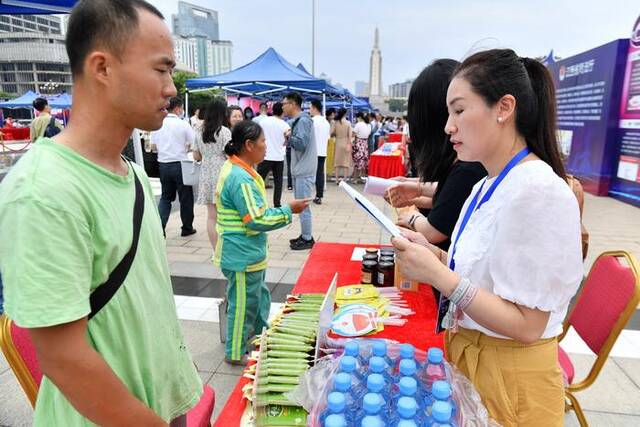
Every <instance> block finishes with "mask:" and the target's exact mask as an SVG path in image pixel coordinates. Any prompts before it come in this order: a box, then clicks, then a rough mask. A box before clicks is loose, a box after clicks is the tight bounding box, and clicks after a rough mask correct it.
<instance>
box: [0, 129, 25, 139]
mask: <svg viewBox="0 0 640 427" xmlns="http://www.w3.org/2000/svg"><path fill="white" fill-rule="evenodd" d="M0 132H1V133H2V134H3V138H4V140H5V141H14V140H25V139H30V138H31V136H30V135H29V128H0Z"/></svg>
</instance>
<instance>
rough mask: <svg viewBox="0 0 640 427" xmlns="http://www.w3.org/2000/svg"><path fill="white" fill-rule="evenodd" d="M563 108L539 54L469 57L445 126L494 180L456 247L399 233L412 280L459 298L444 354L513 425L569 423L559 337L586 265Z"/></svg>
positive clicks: (475, 193) (482, 190)
mask: <svg viewBox="0 0 640 427" xmlns="http://www.w3.org/2000/svg"><path fill="white" fill-rule="evenodd" d="M555 105H556V96H555V89H554V83H553V79H552V78H551V75H550V74H549V70H548V69H547V68H546V67H545V66H544V65H543V64H542V63H540V62H539V61H536V60H535V59H531V58H520V57H518V55H516V53H515V52H513V51H512V50H509V49H494V50H489V51H484V52H478V53H476V54H474V55H472V56H470V57H469V58H467V59H466V60H465V61H464V62H463V63H462V64H461V65H460V66H459V67H458V68H457V71H456V73H455V74H454V76H453V79H452V81H451V83H450V85H449V88H448V91H447V106H448V109H449V119H448V121H447V124H446V126H445V132H446V133H447V134H449V136H450V140H451V143H452V144H453V147H454V149H455V150H456V152H457V155H458V159H460V160H463V161H479V162H481V163H482V165H483V166H484V167H485V169H486V170H487V172H488V174H489V175H488V177H487V178H484V179H482V180H481V181H480V182H478V183H477V184H476V185H475V187H474V188H473V190H472V192H471V195H470V196H469V197H468V198H467V201H466V202H465V204H464V206H463V208H462V211H461V214H460V217H459V218H458V222H457V224H456V226H455V228H454V231H453V234H452V236H451V241H452V244H451V247H450V248H449V251H448V253H446V252H444V251H443V250H441V249H439V248H437V247H435V246H433V245H431V244H429V243H427V242H425V241H421V242H420V241H419V240H418V239H415V240H414V238H415V237H416V236H415V235H413V234H412V233H411V232H407V233H406V234H405V235H406V237H407V238H409V239H410V240H413V242H410V241H409V240H407V239H406V238H401V237H400V238H394V239H392V242H393V244H394V246H395V248H396V263H397V265H398V266H399V267H400V269H401V271H402V274H403V276H404V277H406V278H407V279H410V280H416V281H419V282H423V283H430V284H431V285H432V286H434V287H435V288H437V289H438V290H439V291H440V292H441V293H442V295H443V296H444V297H446V298H448V300H449V301H450V302H451V305H449V307H448V310H447V315H446V316H445V317H444V321H443V322H442V323H443V326H444V327H446V328H448V329H449V330H448V331H447V335H446V337H445V341H446V346H447V356H448V357H447V358H448V359H449V362H451V363H452V364H453V365H455V366H457V367H458V369H460V370H461V371H462V373H463V374H464V375H465V376H467V377H468V378H469V379H470V380H471V382H473V384H474V385H475V387H476V389H477V390H478V392H479V394H480V397H481V398H482V402H483V403H484V404H485V406H486V407H487V410H488V411H489V415H490V416H491V417H492V418H494V419H495V420H496V421H497V422H498V423H500V425H504V426H509V427H510V426H558V427H560V426H562V425H563V424H564V409H565V397H564V385H563V378H562V373H561V371H560V368H559V366H558V341H557V337H558V335H560V334H561V333H562V332H563V329H562V322H563V320H564V318H565V316H566V314H567V309H568V307H569V303H570V301H571V299H572V298H573V296H574V295H575V294H576V291H577V290H578V287H579V285H580V282H581V280H582V274H583V266H582V248H581V233H580V212H579V208H578V203H577V200H576V197H575V196H574V195H573V192H572V191H571V188H570V187H569V185H568V184H567V175H566V172H565V169H564V166H563V163H562V159H561V156H560V152H559V149H558V141H557V135H556V129H557V126H556V123H557V118H556V113H555ZM414 242H416V243H414ZM442 308H443V312H444V309H445V308H446V305H445V304H443V306H442Z"/></svg>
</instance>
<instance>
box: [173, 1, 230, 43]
mask: <svg viewBox="0 0 640 427" xmlns="http://www.w3.org/2000/svg"><path fill="white" fill-rule="evenodd" d="M172 21H173V34H175V35H177V36H180V37H186V38H189V37H204V38H206V39H209V40H220V34H219V32H218V11H216V10H211V9H207V8H204V7H200V6H196V5H194V4H191V3H187V2H185V1H179V2H178V14H177V15H173V16H172Z"/></svg>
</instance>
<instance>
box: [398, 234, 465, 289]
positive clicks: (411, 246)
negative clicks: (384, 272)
mask: <svg viewBox="0 0 640 427" xmlns="http://www.w3.org/2000/svg"><path fill="white" fill-rule="evenodd" d="M405 231H407V232H411V230H406V229H402V234H403V236H404V235H405ZM412 233H413V232H412ZM408 234H409V233H408ZM416 234H419V233H416ZM412 236H413V237H415V236H414V235H412ZM391 243H392V244H393V247H394V248H395V249H396V264H397V265H398V266H399V267H400V271H401V272H402V275H403V276H404V277H406V278H407V279H409V280H415V281H418V282H421V283H428V284H430V285H432V286H433V287H435V288H437V289H438V290H439V291H440V292H442V293H443V294H444V295H445V296H448V295H450V294H451V292H453V290H454V289H455V287H456V286H457V285H458V282H459V281H460V278H459V277H458V274H457V273H455V272H454V271H451V270H450V269H449V268H448V267H447V266H446V265H444V264H443V263H442V262H441V261H440V258H439V254H440V248H438V247H436V246H433V245H431V244H430V243H428V242H427V245H428V246H426V247H425V246H422V245H420V244H418V243H413V242H411V241H410V240H408V239H407V238H404V237H401V238H393V239H391Z"/></svg>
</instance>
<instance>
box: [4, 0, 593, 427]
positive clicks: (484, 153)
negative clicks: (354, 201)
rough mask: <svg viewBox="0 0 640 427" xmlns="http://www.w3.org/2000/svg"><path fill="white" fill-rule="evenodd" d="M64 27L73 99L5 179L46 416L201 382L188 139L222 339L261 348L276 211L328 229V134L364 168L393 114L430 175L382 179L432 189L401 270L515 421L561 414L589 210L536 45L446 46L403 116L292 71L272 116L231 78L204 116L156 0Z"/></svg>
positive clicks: (404, 201) (176, 413) (73, 414)
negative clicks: (519, 50)
mask: <svg viewBox="0 0 640 427" xmlns="http://www.w3.org/2000/svg"><path fill="white" fill-rule="evenodd" d="M89 23H90V24H91V25H89ZM66 45H67V52H68V55H69V60H70V65H71V70H72V73H73V77H74V88H73V89H74V115H73V117H72V118H71V120H70V122H69V125H68V126H67V127H66V128H65V129H64V130H63V131H62V132H61V133H59V134H57V135H55V136H54V137H53V138H47V137H44V138H40V139H39V140H38V142H37V143H36V144H34V147H33V148H32V149H31V150H29V152H28V153H27V154H25V155H24V157H23V158H22V159H21V161H20V162H19V163H18V164H17V165H16V166H15V167H14V168H13V169H12V171H11V172H10V173H9V174H8V175H7V177H6V178H5V181H4V182H3V184H2V186H1V187H0V232H1V233H2V236H1V238H0V271H1V273H2V280H3V283H4V286H5V288H4V297H5V309H6V312H7V314H8V316H9V317H10V318H11V319H13V321H15V323H16V324H18V325H19V326H21V327H24V328H27V329H28V330H29V334H30V337H31V339H32V341H33V344H34V347H35V349H36V353H37V358H38V362H39V365H40V368H41V370H42V372H43V374H44V377H43V379H42V383H41V385H40V388H39V392H38V401H37V404H36V408H35V414H34V425H36V426H38V425H85V424H89V423H90V422H91V423H94V424H98V425H128V424H130V421H131V420H132V419H135V420H136V423H137V424H140V425H149V426H156V425H157V426H167V425H171V426H184V425H186V415H185V414H186V413H187V411H188V410H189V409H190V408H192V407H194V406H195V405H196V404H197V402H198V401H199V399H200V396H201V394H202V383H201V381H200V378H199V377H198V374H197V371H196V369H195V367H194V365H193V361H192V357H191V355H190V353H189V351H188V349H187V347H186V345H185V342H184V338H183V335H182V332H181V330H180V324H179V322H178V319H177V316H176V308H175V303H174V299H173V294H172V287H171V280H170V274H169V268H168V263H167V258H166V253H165V244H164V243H165V242H164V239H163V231H164V228H165V226H166V223H167V219H168V216H169V212H170V210H171V202H172V201H173V199H174V198H175V196H176V194H177V195H178V197H179V198H180V204H181V212H180V216H181V219H182V235H185V236H187V235H190V234H193V233H195V230H194V228H193V203H194V200H193V199H194V195H193V190H192V189H191V187H190V186H185V185H184V182H183V179H182V173H181V168H180V164H181V163H180V162H182V161H183V160H185V158H186V157H188V152H189V151H190V150H192V151H193V156H194V158H196V159H200V160H201V162H202V168H201V170H200V181H201V186H200V189H199V194H198V198H197V201H198V203H202V204H205V205H207V210H208V223H207V232H208V235H209V238H210V240H211V243H212V245H215V254H214V259H213V260H214V263H215V264H216V265H217V266H219V267H220V268H221V269H222V272H223V274H224V275H225V277H226V278H227V280H228V285H227V299H228V304H229V309H228V316H229V317H228V319H229V321H228V330H227V335H228V338H227V346H226V355H225V356H226V360H227V361H229V362H230V363H244V362H245V361H246V353H247V345H246V343H247V341H248V340H249V338H250V337H251V335H252V334H255V333H257V331H259V330H260V328H261V327H262V326H264V325H265V324H266V319H267V315H268V307H269V302H270V295H269V290H268V288H267V287H266V285H265V271H266V267H267V265H266V257H267V243H266V242H267V238H266V233H267V232H268V231H270V230H274V229H277V228H280V227H283V226H285V225H287V224H289V223H290V222H291V220H292V215H294V214H298V215H300V224H301V233H300V236H299V237H298V238H296V239H293V240H292V241H291V242H290V244H291V248H292V249H308V248H310V247H312V246H313V244H314V240H313V235H312V221H311V211H310V208H309V203H310V202H311V201H312V199H313V197H312V195H313V190H314V187H317V184H318V181H319V178H318V172H319V169H321V167H320V165H322V166H324V164H323V162H324V161H325V160H326V159H321V158H324V157H326V156H324V155H323V154H326V151H324V150H325V143H326V141H327V140H328V138H329V137H330V136H331V135H333V136H335V138H336V140H335V158H334V166H336V179H340V178H342V179H348V177H349V169H350V168H352V169H353V170H352V173H351V175H350V176H351V178H361V177H363V176H365V175H366V165H367V159H368V155H369V154H370V152H371V151H372V150H373V149H374V148H375V146H376V141H375V135H376V134H378V135H379V134H380V133H381V132H385V131H387V130H389V131H391V130H393V131H398V126H400V127H401V128H402V131H403V132H404V133H405V135H407V137H408V138H410V141H411V143H410V147H411V157H412V162H413V164H414V166H415V170H416V177H415V178H407V177H398V178H397V181H398V183H397V184H396V185H394V186H392V187H391V188H390V189H389V190H388V191H387V194H386V198H387V200H388V201H389V203H391V204H392V205H393V206H395V207H408V206H410V205H411V206H413V205H415V206H417V207H418V208H419V209H420V211H414V212H413V213H411V214H409V215H405V216H401V217H400V218H399V220H398V222H399V225H400V226H401V227H402V236H400V237H395V238H393V239H392V242H391V243H392V244H393V246H394V247H395V250H396V262H397V265H398V266H399V268H400V270H401V271H402V274H403V275H404V276H405V277H406V278H408V279H410V280H416V281H419V282H422V283H429V284H431V285H432V286H433V288H434V290H435V291H437V294H438V295H442V296H443V297H445V298H442V299H440V298H438V299H437V300H438V301H439V302H440V303H441V304H442V307H441V309H442V310H443V312H446V316H445V318H444V319H443V321H442V326H444V327H445V328H446V329H447V332H446V336H445V341H446V352H447V358H448V360H449V361H450V362H451V363H452V364H453V365H455V366H456V367H457V368H458V369H459V370H460V371H461V372H462V373H463V374H464V375H466V376H467V377H468V378H469V379H470V380H471V382H472V383H473V384H474V385H475V387H476V388H477V390H478V392H479V394H480V397H481V398H482V402H483V403H484V405H485V406H486V407H487V409H488V412H489V415H490V416H491V417H492V418H494V419H495V420H496V421H498V422H499V423H500V424H502V425H505V426H534V425H549V426H560V425H562V424H563V421H564V389H563V379H562V374H561V371H560V368H559V366H558V361H557V357H558V342H557V337H558V335H560V334H561V333H562V321H563V319H564V317H565V316H566V313H567V309H568V306H569V302H570V300H571V298H572V297H573V296H574V295H575V293H576V291H577V289H578V286H579V284H580V281H581V279H582V274H583V266H582V248H581V226H580V210H579V206H578V202H577V199H576V197H575V195H574V193H573V191H572V187H571V186H570V185H569V182H570V177H568V175H567V174H566V172H565V169H564V166H563V163H562V159H561V157H560V153H559V149H558V144H557V139H556V138H557V137H556V129H557V126H556V111H555V90H554V86H553V82H552V79H551V76H550V75H549V72H548V70H547V69H546V68H545V67H544V66H543V65H542V64H541V63H540V62H538V61H536V60H534V59H530V58H523V57H519V56H518V55H517V54H516V53H515V52H513V51H512V50H508V49H496V50H489V51H483V52H478V53H476V54H474V55H472V56H470V57H468V58H466V59H465V60H464V61H463V62H462V63H458V62H456V61H453V60H450V59H441V60H437V61H435V62H433V63H432V64H431V65H429V66H428V67H427V68H426V69H425V70H424V71H423V72H422V73H421V74H420V75H419V77H418V78H417V79H416V81H415V83H414V84H413V86H412V89H411V94H410V97H409V103H408V118H407V121H408V123H407V124H403V123H402V120H400V121H398V122H399V123H395V122H394V121H390V120H387V119H382V118H381V117H377V116H374V117H373V118H372V117H371V116H369V117H367V116H365V115H359V116H358V117H356V123H355V124H354V125H352V124H351V123H350V122H349V121H348V120H347V118H346V111H345V110H340V111H337V112H329V119H327V118H325V117H324V116H323V115H322V113H321V110H322V105H321V104H320V103H319V102H317V101H312V102H311V110H310V114H309V113H307V112H304V111H303V109H302V105H303V100H302V98H301V96H300V94H298V93H295V92H292V93H288V94H286V95H285V96H284V97H283V98H282V99H281V100H279V102H276V103H274V104H272V105H271V115H269V105H268V104H265V105H261V106H260V114H259V115H257V116H254V113H253V110H251V109H247V108H245V109H244V111H243V110H242V109H241V108H240V107H238V106H227V105H226V103H225V102H224V100H221V99H215V100H213V101H212V102H211V103H210V104H209V105H207V106H206V107H205V108H201V110H200V111H199V112H198V114H195V115H194V116H195V117H191V119H190V122H191V124H189V123H188V122H187V121H184V120H181V116H182V115H183V113H184V111H183V105H182V101H181V100H180V99H179V98H177V96H176V95H177V93H176V88H175V86H174V84H173V81H172V78H171V70H172V68H173V67H174V66H175V62H174V59H173V58H174V53H173V44H172V37H171V35H170V33H169V31H168V28H167V26H166V24H165V23H164V21H163V16H162V14H161V13H160V12H159V11H158V10H157V9H156V8H155V7H153V6H152V5H150V4H149V3H146V2H144V1H143V0H129V1H124V0H123V1H118V2H112V1H107V0H91V1H89V0H81V1H80V2H79V3H78V5H77V6H76V7H75V8H74V10H73V13H72V14H71V17H70V20H69V25H68V31H67V34H66ZM141 100H144V101H145V102H140V101H141ZM43 111H44V112H45V113H46V107H44V108H43ZM334 113H335V116H333V114H334ZM43 117H44V116H43ZM284 119H288V123H286V122H285V121H284ZM44 120H45V119H42V121H43V122H44ZM325 122H326V123H325ZM43 124H44V123H43ZM409 125H410V127H411V132H410V133H409V131H408V126H409ZM135 128H139V129H148V130H154V133H153V134H152V137H151V140H152V143H154V144H155V145H156V146H157V149H158V160H159V162H160V175H161V177H160V178H161V183H162V187H163V188H162V196H161V200H160V204H159V206H158V210H157V211H156V206H155V201H154V198H153V193H152V191H151V186H150V183H149V180H148V178H147V176H146V174H145V172H144V170H143V169H142V168H140V167H138V166H137V165H135V164H132V163H130V162H128V161H126V160H125V159H123V157H122V156H121V153H122V150H123V148H124V147H125V146H126V144H127V142H128V139H129V136H130V135H131V133H132V131H133V129H135ZM372 135H373V137H372ZM318 138H320V139H321V140H322V141H318ZM372 140H373V141H374V142H373V143H372ZM319 142H320V144H319ZM285 159H287V160H286V161H287V163H288V164H289V166H288V167H287V169H288V171H289V173H290V174H291V178H290V179H288V182H287V183H288V186H289V187H291V189H292V190H293V192H294V197H295V199H294V200H293V201H291V202H290V203H289V204H286V205H283V204H282V203H281V191H280V193H278V192H277V191H274V200H273V201H274V206H273V207H269V205H268V200H267V196H266V190H265V182H264V178H265V177H266V176H267V174H268V173H269V172H271V173H273V175H274V186H277V185H278V184H277V181H278V177H280V178H282V175H283V173H282V172H280V171H281V170H282V169H283V168H284V162H285ZM289 159H290V160H289ZM322 181H324V180H322ZM187 187H188V188H187ZM281 188H282V185H281V184H280V189H281ZM214 189H215V191H214ZM315 190H316V194H315V196H316V197H315V199H319V201H320V202H321V199H322V190H321V191H320V192H318V188H315ZM276 193H277V194H276ZM183 205H184V206H183ZM132 219H133V221H132ZM132 222H133V227H132ZM214 224H215V225H216V227H214ZM43 230H44V231H46V234H43ZM43 236H46V238H43ZM107 284H108V286H106V285H107ZM105 289H106V290H108V293H106V294H105V293H103V292H102V291H103V290H105ZM96 290H100V292H96ZM118 290H120V291H118Z"/></svg>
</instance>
